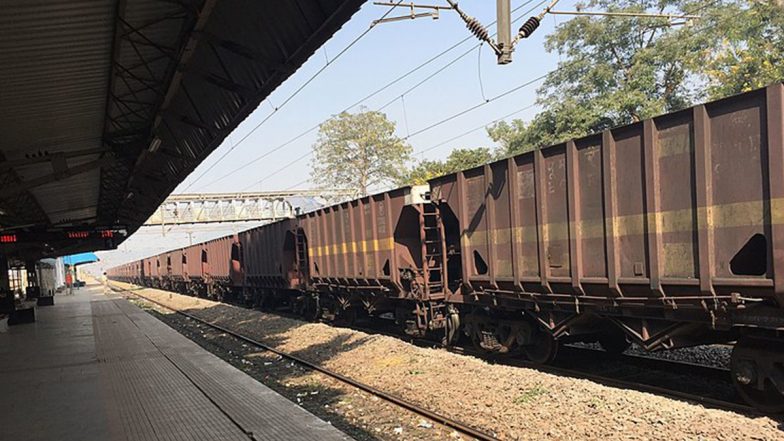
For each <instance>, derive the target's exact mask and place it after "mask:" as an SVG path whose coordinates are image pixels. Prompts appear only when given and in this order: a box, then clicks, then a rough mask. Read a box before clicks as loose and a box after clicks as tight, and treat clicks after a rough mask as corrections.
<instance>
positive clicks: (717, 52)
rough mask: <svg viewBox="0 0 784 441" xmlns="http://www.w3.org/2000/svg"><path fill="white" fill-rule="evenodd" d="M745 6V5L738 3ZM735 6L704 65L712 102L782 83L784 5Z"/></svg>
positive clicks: (771, 0)
mask: <svg viewBox="0 0 784 441" xmlns="http://www.w3.org/2000/svg"><path fill="white" fill-rule="evenodd" d="M737 3H747V2H737ZM742 6H743V5H739V4H735V5H732V7H730V8H728V9H729V11H727V10H725V11H724V14H725V15H726V16H727V18H725V19H724V20H721V21H720V22H719V23H718V25H717V28H718V32H717V34H720V35H722V36H723V37H722V38H720V39H718V40H717V42H716V43H717V44H716V47H714V48H713V51H712V53H711V56H710V57H709V62H708V63H706V65H705V75H706V76H707V77H708V83H709V86H708V93H709V97H710V98H712V99H715V98H722V97H725V96H728V95H732V94H735V93H739V92H746V91H749V90H752V89H757V88H760V87H763V86H766V85H768V84H770V83H773V82H775V81H781V80H782V79H784V2H783V1H782V0H768V1H764V0H761V1H752V2H748V7H747V8H744V7H742Z"/></svg>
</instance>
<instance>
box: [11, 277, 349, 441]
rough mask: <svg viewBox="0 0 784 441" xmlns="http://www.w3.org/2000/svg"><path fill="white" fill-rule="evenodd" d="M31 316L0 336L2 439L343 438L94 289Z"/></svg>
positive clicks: (59, 300) (135, 309)
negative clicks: (34, 321) (35, 320)
mask: <svg viewBox="0 0 784 441" xmlns="http://www.w3.org/2000/svg"><path fill="white" fill-rule="evenodd" d="M37 316H38V320H37V322H36V323H31V324H25V325H19V326H14V327H11V328H10V329H9V331H8V332H6V333H2V334H0V426H1V427H2V435H3V436H2V437H0V438H2V439H9V440H51V439H57V440H61V441H67V440H80V441H84V440H150V441H153V440H183V441H184V440H242V441H246V440H295V441H296V440H312V439H318V440H320V441H331V440H346V439H349V438H348V437H347V436H346V435H344V434H343V433H342V432H340V431H339V430H337V429H336V428H334V427H332V426H331V425H330V424H328V423H327V422H325V421H322V420H320V419H318V418H317V417H315V416H314V415H312V414H310V413H308V412H307V411H305V410H304V409H302V408H300V407H299V406H297V405H296V404H294V403H292V402H290V401H288V400H287V399H285V398H284V397H282V396H280V395H279V394H277V393H276V392H274V391H273V390H271V389H269V388H267V387H266V386H264V385H263V384H260V383H258V382H257V381H255V380H254V379H252V378H251V377H249V376H247V375H246V374H245V373H243V372H241V371H239V370H237V369H236V368H234V367H233V366H231V365H229V364H227V363H226V362H224V361H223V360H221V359H219V358H218V357H216V356H214V355H213V354H211V353H209V352H207V351H205V350H204V349H202V348H201V347H199V346H198V345H196V344H195V343H193V342H192V341H190V340H189V339H187V338H186V337H184V336H182V335H180V334H179V333H177V332H176V331H174V330H173V329H171V328H169V327H168V326H166V325H165V324H164V323H161V322H160V321H158V320H157V319H156V318H154V317H152V316H150V315H149V314H147V313H145V312H144V311H142V310H141V309H139V308H138V307H136V306H135V305H133V304H131V303H130V302H128V301H126V300H125V299H122V298H119V297H117V296H113V295H109V296H106V295H104V294H103V288H102V287H100V286H96V285H93V286H88V287H86V288H82V289H80V290H78V291H75V295H73V296H58V298H57V302H56V305H55V306H51V307H43V308H39V309H38V311H37Z"/></svg>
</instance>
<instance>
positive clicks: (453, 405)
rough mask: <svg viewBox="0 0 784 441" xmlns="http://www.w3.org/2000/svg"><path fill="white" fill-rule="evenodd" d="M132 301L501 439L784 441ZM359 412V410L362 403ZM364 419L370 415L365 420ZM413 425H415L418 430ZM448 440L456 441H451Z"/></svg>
mask: <svg viewBox="0 0 784 441" xmlns="http://www.w3.org/2000/svg"><path fill="white" fill-rule="evenodd" d="M115 285H117V286H118V287H121V288H128V287H129V285H126V284H121V283H115ZM139 294H141V295H144V296H145V297H149V298H151V299H153V300H156V301H159V302H161V303H163V304H166V305H168V306H171V307H173V308H177V309H182V310H187V311H188V312H189V313H191V314H193V315H195V316H198V317H200V318H202V319H205V320H208V321H210V322H212V323H215V324H219V325H222V326H226V327H229V328H231V329H232V330H235V331H237V332H240V333H242V334H245V335H247V336H249V337H251V338H254V339H257V340H259V341H261V342H263V343H265V344H268V345H271V346H273V347H275V348H277V349H280V350H282V351H286V352H290V353H293V354H295V355H297V356H300V357H302V358H305V359H307V360H309V361H311V362H315V363H318V364H321V365H323V366H324V367H326V368H328V369H331V370H333V371H336V372H338V373H341V374H343V375H346V376H349V377H351V378H352V379H355V380H357V381H361V382H363V383H366V384H369V385H371V386H373V387H376V388H378V389H381V390H384V391H386V392H389V393H392V394H395V395H399V396H401V397H403V398H405V399H407V400H409V401H411V402H414V403H416V404H419V405H421V406H424V407H426V408H428V409H431V410H433V411H436V412H438V413H441V414H443V415H446V416H449V417H451V418H453V419H455V420H458V421H462V422H464V423H468V424H471V425H473V426H475V427H478V428H481V429H483V430H484V431H485V432H489V433H494V434H495V435H496V436H497V437H498V438H500V439H510V440H512V439H513V440H517V439H532V440H533V439H559V440H560V439H574V440H581V439H625V440H632V439H634V440H681V439H682V440H713V439H719V440H736V439H748V440H774V439H782V440H784V432H782V431H781V430H779V425H780V424H781V421H777V420H775V419H772V418H769V417H750V416H746V415H740V414H736V413H733V412H728V411H723V410H717V409H709V408H705V407H703V406H700V405H697V404H692V403H688V402H683V401H678V400H674V399H670V398H667V397H663V396H658V395H654V394H648V393H644V392H638V391H634V390H623V389H616V388H612V387H607V386H604V385H600V384H597V383H594V382H591V381H588V380H582V379H575V378H565V377H559V376H555V375H551V374H547V373H543V372H539V371H536V370H532V369H526V368H520V367H511V366H504V365H493V364H488V363H487V362H485V361H483V360H481V359H477V358H474V357H470V356H464V355H458V354H454V353H451V352H448V351H444V350H441V349H429V348H422V347H417V346H414V345H411V344H408V343H406V342H404V341H401V340H399V339H396V338H393V337H388V336H382V335H368V334H366V333H364V332H360V331H356V330H352V329H345V328H338V327H333V326H329V325H327V324H322V323H306V322H302V321H299V320H295V319H292V318H288V317H281V316H278V315H274V314H267V313H263V312H259V311H255V310H249V309H244V308H239V307H235V306H231V305H226V304H221V303H216V302H212V301H209V300H205V299H197V298H193V297H188V296H183V295H179V294H174V293H169V292H165V291H159V290H154V289H142V290H140V291H139ZM261 365H262V366H263V365H264V364H263V363H262V364H261ZM358 404H359V405H360V407H361V402H360V403H358ZM352 406H354V405H353V404H352ZM362 417H363V418H368V417H370V418H372V415H367V414H366V413H363V415H362ZM371 424H372V423H371ZM411 424H414V425H418V423H417V422H416V421H414V422H412V423H411ZM382 427H384V430H383V432H384V433H379V435H383V436H379V438H382V439H427V438H428V437H429V438H431V439H443V438H445V437H446V436H447V433H448V431H443V430H441V429H440V428H435V429H438V432H435V431H433V432H429V433H430V434H431V435H432V436H428V435H427V433H428V432H425V434H422V433H417V434H416V435H415V436H414V434H413V433H411V432H406V428H405V427H403V428H402V429H401V430H397V429H399V427H397V426H395V427H394V429H395V430H392V431H391V432H390V431H389V430H388V429H389V427H391V426H389V425H388V424H387V425H385V426H382ZM425 428H427V429H429V428H428V427H427V426H425ZM425 428H423V429H425ZM431 430H432V429H431ZM371 433H372V431H371ZM449 437H451V438H457V437H456V436H455V434H450V435H449ZM360 438H362V437H360Z"/></svg>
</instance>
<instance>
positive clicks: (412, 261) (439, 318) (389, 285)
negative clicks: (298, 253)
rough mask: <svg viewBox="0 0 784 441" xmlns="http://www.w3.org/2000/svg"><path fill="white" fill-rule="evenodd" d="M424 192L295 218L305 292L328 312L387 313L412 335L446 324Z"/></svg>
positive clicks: (433, 216)
mask: <svg viewBox="0 0 784 441" xmlns="http://www.w3.org/2000/svg"><path fill="white" fill-rule="evenodd" d="M425 193H427V188H426V187H421V186H420V187H404V188H399V189H395V190H392V191H388V192H384V193H380V194H376V195H372V196H367V197H363V198H360V199H356V200H353V201H349V202H344V203H341V204H337V205H334V206H331V207H326V208H323V209H319V210H316V211H313V212H311V213H307V214H304V215H302V216H299V217H298V221H299V228H300V229H301V234H300V235H299V238H300V240H302V241H306V242H305V243H304V246H305V247H307V250H308V262H307V263H308V265H307V278H308V288H309V289H312V290H314V291H316V292H318V293H320V294H321V296H320V299H321V302H322V303H324V302H325V301H326V303H327V304H326V305H322V306H326V309H327V310H330V311H331V313H332V314H335V315H341V314H344V315H348V317H347V319H348V320H353V319H354V317H353V315H354V314H355V313H356V312H357V311H364V312H366V313H368V314H375V315H382V314H385V313H388V314H391V315H392V316H393V317H394V318H395V320H396V321H397V322H398V323H399V324H400V325H401V326H403V328H404V330H405V331H406V332H408V333H412V334H422V333H426V332H428V331H433V330H435V329H442V328H444V327H445V326H446V320H447V319H448V313H447V310H446V306H445V304H444V298H445V294H446V290H447V286H446V275H445V273H446V259H445V249H444V247H443V245H444V243H443V230H442V229H441V222H440V219H439V215H438V213H437V212H436V211H435V207H433V206H432V205H431V204H429V203H425V200H424V199H423V196H424V195H425Z"/></svg>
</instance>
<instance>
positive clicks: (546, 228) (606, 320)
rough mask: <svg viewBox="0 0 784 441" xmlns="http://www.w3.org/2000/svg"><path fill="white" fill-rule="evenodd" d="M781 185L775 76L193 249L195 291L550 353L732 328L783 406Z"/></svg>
mask: <svg viewBox="0 0 784 441" xmlns="http://www.w3.org/2000/svg"><path fill="white" fill-rule="evenodd" d="M423 195H424V196H425V197H422V196H423ZM428 195H429V199H428V198H427V196H428ZM782 201H784V86H782V84H774V85H772V86H770V87H768V88H766V89H761V90H757V91H752V92H748V93H745V94H742V95H738V96H734V97H730V98H727V99H724V100H720V101H716V102H712V103H708V104H705V105H700V106H696V107H693V108H691V109H687V110H683V111H679V112H674V113H671V114H667V115H663V116H660V117H656V118H652V119H649V120H645V121H641V122H638V123H635V124H631V125H628V126H624V127H618V128H615V129H611V130H607V131H605V132H603V133H600V134H596V135H592V136H586V137H583V138H579V139H574V140H569V141H566V142H563V143H561V144H558V145H554V146H550V147H547V148H541V149H537V150H535V151H532V152H529V153H525V154H521V155H518V156H515V157H512V158H508V159H505V160H501V161H496V162H493V163H491V164H486V165H483V166H481V167H476V168H472V169H469V170H464V171H460V172H457V173H453V174H449V175H446V176H443V177H439V178H436V179H433V180H431V181H430V182H429V185H428V186H425V187H424V188H422V187H405V188H401V189H396V190H392V191H388V192H385V193H381V194H377V195H373V196H368V197H364V198H360V199H357V200H354V201H349V202H344V203H341V204H337V205H334V206H331V207H326V208H322V209H319V210H316V211H314V212H312V213H307V214H304V215H301V216H298V217H297V218H296V219H291V220H286V221H282V222H278V223H275V224H271V225H267V226H263V227H259V228H255V229H252V230H250V231H246V232H243V233H240V234H239V235H238V236H237V237H234V236H230V237H225V238H221V239H217V240H215V241H210V242H207V243H204V244H198V245H193V246H190V247H187V248H185V249H183V250H182V251H181V252H179V251H177V252H175V254H180V253H181V256H182V259H183V260H182V279H183V280H184V286H185V287H186V289H185V290H184V291H185V292H188V293H191V294H195V295H211V296H213V297H214V298H219V299H222V298H225V297H227V296H228V297H229V298H231V297H233V295H234V294H237V293H243V294H244V296H243V297H242V298H243V299H244V300H245V301H247V302H248V303H251V304H255V305H262V306H263V305H264V304H265V303H267V300H270V302H271V303H273V304H275V303H278V302H279V301H280V300H283V303H285V304H286V305H288V306H289V307H291V308H293V309H294V310H295V311H298V312H300V313H301V314H303V315H305V316H306V317H308V318H317V317H322V318H327V319H339V320H348V321H351V320H352V319H353V318H354V317H355V315H356V313H357V312H362V313H364V314H367V315H368V316H370V317H371V318H372V319H373V320H378V319H388V318H393V319H394V320H395V321H396V322H397V323H398V324H399V325H401V326H402V329H403V330H404V331H405V332H407V333H411V334H419V335H422V334H426V333H428V332H430V333H431V334H430V335H431V336H432V335H434V334H435V335H439V336H442V339H443V341H444V342H445V343H447V344H450V343H453V342H454V341H455V340H456V339H457V338H458V337H460V336H461V335H464V336H466V337H468V338H470V340H471V341H472V342H473V343H474V344H475V345H476V346H477V347H479V348H482V349H484V350H487V351H496V352H514V353H516V352H518V351H519V352H522V353H524V354H526V355H527V357H528V358H530V359H531V360H534V361H538V362H542V363H546V362H549V361H551V360H552V359H553V358H554V357H555V355H556V354H557V350H558V346H559V344H561V343H563V342H576V341H591V342H592V341H599V342H600V343H601V345H602V346H604V348H605V349H607V350H608V351H622V350H624V349H625V348H626V347H628V345H629V343H630V341H633V342H636V343H638V344H639V345H640V346H642V347H644V348H645V349H647V350H660V349H670V348H677V347H682V346H689V345H696V344H706V343H728V344H733V345H734V349H733V353H732V359H731V370H732V378H733V381H734V383H735V385H736V386H737V388H738V390H739V392H740V394H741V395H742V396H743V397H744V398H745V399H746V400H747V401H749V402H750V403H752V404H753V405H755V406H757V407H758V408H761V409H763V410H767V411H775V412H781V411H784V381H781V380H780V379H781V378H784V376H783V375H784V372H782V371H783V370H784V367H783V366H784V340H782V336H781V332H782V331H784V311H782V307H784V208H782V207H784V202H782ZM170 255H171V254H170ZM165 269H166V271H164V274H163V278H164V279H166V278H172V279H173V278H175V277H176V276H175V273H176V270H175V269H174V266H172V268H171V269H169V265H168V263H167V264H166V267H165ZM156 271H158V270H157V265H154V262H153V260H152V259H150V258H148V259H143V260H141V261H137V262H134V263H132V264H130V267H129V274H130V275H129V276H125V275H123V274H122V272H121V273H120V274H119V275H117V276H115V277H131V278H136V279H139V280H143V281H145V283H149V282H148V281H150V280H153V278H152V277H157V275H158V274H159V272H156ZM268 306H271V305H268ZM433 331H437V333H434V332H433ZM457 331H461V332H457Z"/></svg>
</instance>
